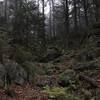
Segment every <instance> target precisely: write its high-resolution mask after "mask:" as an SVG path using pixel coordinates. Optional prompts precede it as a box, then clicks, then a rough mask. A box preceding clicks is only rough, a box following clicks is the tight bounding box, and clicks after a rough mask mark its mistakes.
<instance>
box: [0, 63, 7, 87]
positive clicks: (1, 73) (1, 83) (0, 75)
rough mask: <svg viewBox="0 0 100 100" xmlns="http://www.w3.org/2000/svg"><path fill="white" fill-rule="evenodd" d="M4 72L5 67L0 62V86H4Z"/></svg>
mask: <svg viewBox="0 0 100 100" xmlns="http://www.w3.org/2000/svg"><path fill="white" fill-rule="evenodd" d="M5 73H6V71H5V67H4V66H3V65H2V64H0V87H3V86H4V77H5Z"/></svg>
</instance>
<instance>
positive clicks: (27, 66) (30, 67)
mask: <svg viewBox="0 0 100 100" xmlns="http://www.w3.org/2000/svg"><path fill="white" fill-rule="evenodd" d="M22 66H23V68H24V70H25V71H26V72H27V80H28V81H33V79H34V75H35V72H36V66H35V64H33V63H31V62H25V63H23V64H22Z"/></svg>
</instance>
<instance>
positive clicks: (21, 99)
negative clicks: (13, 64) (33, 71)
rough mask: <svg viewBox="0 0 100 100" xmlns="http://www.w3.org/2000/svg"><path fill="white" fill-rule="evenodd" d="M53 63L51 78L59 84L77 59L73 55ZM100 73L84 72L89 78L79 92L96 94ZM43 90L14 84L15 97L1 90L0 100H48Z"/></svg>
mask: <svg viewBox="0 0 100 100" xmlns="http://www.w3.org/2000/svg"><path fill="white" fill-rule="evenodd" d="M51 63H53V64H54V65H55V66H56V69H52V72H51V74H50V75H49V76H51V77H52V79H53V81H55V82H57V80H58V78H59V75H60V74H61V73H63V72H64V71H65V70H69V69H72V66H73V64H74V63H75V59H73V54H71V55H63V56H61V57H59V58H57V59H56V60H55V61H53V62H50V64H51ZM44 64H45V63H43V64H41V63H39V65H40V66H38V67H43V66H44ZM99 72H100V71H99V70H96V71H93V72H91V73H92V74H88V73H89V72H87V71H86V72H84V74H85V75H86V76H89V77H84V76H83V79H82V81H80V86H81V88H79V90H77V91H78V92H80V91H81V89H83V88H84V89H87V90H89V91H92V92H91V93H92V94H91V93H89V94H90V95H93V94H95V92H94V91H95V90H96V89H97V88H98V87H99V86H100V73H99ZM82 75H83V74H82ZM46 76H47V75H36V76H35V78H36V80H40V82H42V79H43V81H45V80H46V79H45V77H46ZM90 77H92V78H90ZM84 78H86V79H87V80H85V81H83V80H84ZM89 78H90V79H89ZM94 80H95V81H94ZM86 81H88V82H86ZM88 83H89V84H88ZM95 84H96V86H97V87H96V88H94V87H93V86H94V85H95ZM42 89H43V88H41V87H39V86H37V85H36V84H34V83H33V84H32V83H26V84H24V85H23V86H19V85H15V84H12V85H11V86H10V87H9V90H11V91H14V93H15V96H12V97H11V96H8V95H7V94H6V93H5V90H4V89H0V100H48V99H46V98H47V97H48V94H47V93H45V92H43V90H42ZM81 92H82V91H81ZM93 92H94V93H93ZM50 100H51V99H50ZM75 100H76V99H75ZM80 100H81V99H80ZM82 100H83V99H82ZM87 100H90V99H87Z"/></svg>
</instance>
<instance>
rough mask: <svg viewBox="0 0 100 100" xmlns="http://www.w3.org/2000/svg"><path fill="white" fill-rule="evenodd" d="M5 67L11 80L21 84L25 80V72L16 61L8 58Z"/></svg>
mask: <svg viewBox="0 0 100 100" xmlns="http://www.w3.org/2000/svg"><path fill="white" fill-rule="evenodd" d="M5 68H6V71H7V75H8V77H9V80H10V81H11V82H15V83H17V84H19V85H22V84H23V83H24V82H25V81H26V79H27V73H26V71H25V70H24V69H23V68H22V66H20V65H19V64H18V63H16V62H14V61H10V60H8V61H7V62H6V63H5Z"/></svg>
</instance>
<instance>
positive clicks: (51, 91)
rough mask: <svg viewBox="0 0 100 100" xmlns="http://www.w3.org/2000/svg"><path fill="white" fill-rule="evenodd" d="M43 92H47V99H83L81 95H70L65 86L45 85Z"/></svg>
mask: <svg viewBox="0 0 100 100" xmlns="http://www.w3.org/2000/svg"><path fill="white" fill-rule="evenodd" d="M43 92H45V93H47V94H48V100H83V98H82V97H79V96H75V95H72V94H70V93H68V92H67V89H66V88H62V87H52V88H50V87H49V86H46V87H45V88H44V90H43Z"/></svg>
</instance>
